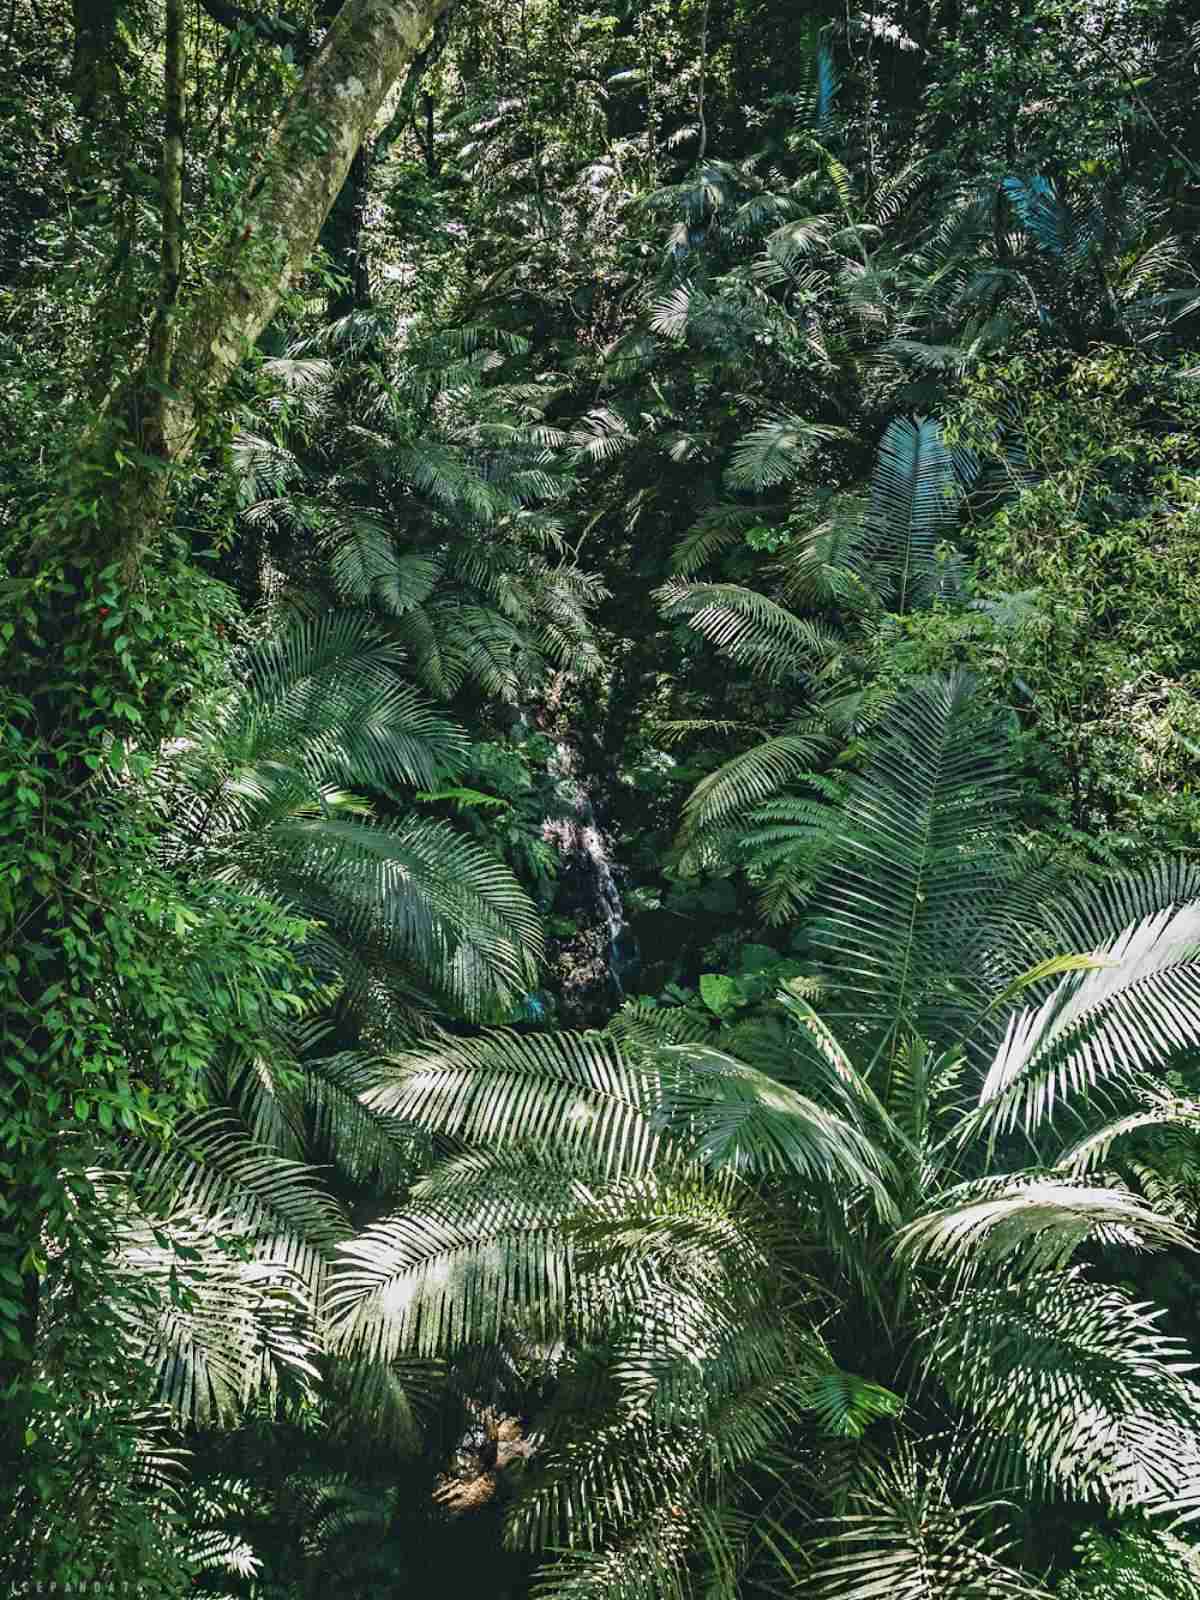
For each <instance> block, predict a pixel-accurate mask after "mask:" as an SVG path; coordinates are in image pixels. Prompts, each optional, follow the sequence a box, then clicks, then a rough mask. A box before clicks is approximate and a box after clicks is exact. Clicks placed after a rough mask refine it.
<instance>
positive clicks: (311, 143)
mask: <svg viewBox="0 0 1200 1600" xmlns="http://www.w3.org/2000/svg"><path fill="white" fill-rule="evenodd" d="M449 3H450V0H346V4H345V5H344V6H343V7H342V9H341V11H340V12H339V14H338V16H337V19H336V21H335V22H334V23H333V26H332V27H331V28H330V30H329V33H328V36H327V37H326V39H325V43H324V45H323V46H322V48H321V50H320V53H319V54H318V55H317V57H316V58H315V60H314V61H313V62H312V64H311V66H310V67H309V69H308V71H307V73H306V74H305V77H304V81H303V83H302V84H301V85H300V87H299V89H298V90H297V91H296V94H295V96H294V97H293V99H292V102H291V104H290V105H289V106H288V107H287V109H286V111H285V112H284V114H283V116H282V117H281V118H280V120H279V123H278V124H277V126H276V128H275V130H274V132H273V134H272V136H271V139H270V141H269V143H268V145H267V148H266V150H265V151H264V153H263V162H262V175H261V178H260V179H259V180H258V182H257V185H256V187H255V189H254V191H253V192H252V194H251V195H250V197H249V198H248V201H247V204H246V205H245V207H244V208H243V215H244V221H243V223H242V225H241V230H240V232H239V234H238V235H237V237H236V238H234V239H232V240H230V242H229V245H228V247H227V251H226V255H225V258H224V261H223V263H222V267H221V269H220V270H219V272H218V274H217V275H216V277H215V278H214V280H213V282H212V284H211V286H210V287H209V288H208V289H207V290H206V291H204V293H203V294H202V295H201V297H200V300H199V302H198V303H197V304H196V305H194V306H192V307H190V308H189V310H188V312H187V314H186V317H185V318H184V326H183V327H182V329H181V332H180V337H179V344H178V346H177V349H176V354H175V364H174V369H173V387H174V388H175V390H176V392H177V393H178V394H179V396H180V398H179V399H178V400H177V401H175V402H174V403H173V404H172V406H171V408H170V411H169V413H168V416H167V417H166V418H165V419H164V420H165V437H164V440H163V447H164V453H165V454H166V455H167V456H168V457H170V458H172V459H174V460H180V459H182V458H183V457H185V456H186V455H187V454H188V453H189V451H190V450H191V448H192V447H193V445H194V443H195V438H196V433H197V421H198V418H199V416H200V415H202V413H203V412H204V411H205V410H206V409H207V408H208V407H209V406H210V405H211V404H212V403H213V401H214V400H215V398H216V395H217V394H218V393H219V391H220V389H221V388H222V387H223V386H224V384H225V382H226V381H227V380H228V378H229V376H230V375H231V373H232V372H233V370H234V368H235V367H236V366H237V364H238V363H239V361H241V359H242V357H243V356H244V354H245V353H246V351H247V350H248V349H249V347H250V346H251V345H252V344H253V342H254V340H255V339H256V338H257V337H258V335H259V333H261V331H262V329H263V328H264V327H265V325H266V324H267V322H268V321H269V320H270V318H271V316H272V314H273V313H274V311H275V308H276V307H277V306H278V304H279V301H280V298H281V297H282V295H283V294H284V293H285V291H286V290H287V288H288V285H289V284H290V283H291V281H292V279H293V278H294V277H295V276H296V274H297V273H298V272H299V271H300V269H301V268H302V267H303V265H304V262H305V260H306V259H307V257H308V255H309V252H310V251H311V250H312V247H313V245H314V244H315V242H316V239H317V235H318V233H319V232H320V229H321V224H322V223H323V222H324V220H325V217H326V215H327V213H328V212H329V209H330V207H331V206H332V205H333V202H334V200H335V199H336V197H337V194H338V191H339V189H340V188H341V186H342V184H343V182H344V181H345V178H346V175H347V173H348V172H349V170H350V164H351V162H352V161H353V160H354V157H355V154H356V153H357V151H358V148H359V146H360V145H361V144H362V141H363V139H364V138H365V136H366V135H367V133H368V132H369V131H370V128H371V126H372V124H373V123H374V121H375V119H376V117H377V116H378V114H379V110H380V107H381V106H382V104H383V101H384V98H385V96H386V95H387V93H388V91H389V89H391V87H392V85H393V84H394V83H395V82H396V81H397V79H398V78H399V77H400V76H401V75H402V74H403V73H404V72H406V71H407V69H408V67H409V65H410V63H411V62H412V61H413V59H414V58H415V57H416V56H417V55H418V53H419V52H420V50H421V47H422V45H423V44H424V42H425V39H426V36H427V35H428V33H429V31H430V29H431V28H432V27H433V25H434V23H435V22H436V21H437V19H438V17H439V15H440V14H441V13H442V12H443V11H444V10H446V8H447V6H448V4H449Z"/></svg>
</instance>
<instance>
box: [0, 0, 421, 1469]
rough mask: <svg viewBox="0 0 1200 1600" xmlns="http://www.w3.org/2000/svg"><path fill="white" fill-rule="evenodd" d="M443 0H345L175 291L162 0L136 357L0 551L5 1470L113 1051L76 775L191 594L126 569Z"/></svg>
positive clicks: (148, 684) (159, 700) (112, 725)
mask: <svg viewBox="0 0 1200 1600" xmlns="http://www.w3.org/2000/svg"><path fill="white" fill-rule="evenodd" d="M449 4H450V0H346V4H345V5H344V7H343V9H342V11H341V12H340V14H339V15H338V17H337V19H336V20H335V21H334V23H333V25H332V27H331V28H330V30H329V33H328V36H327V37H326V39H325V42H324V44H323V46H322V48H321V50H320V52H319V53H318V54H317V56H316V57H315V58H314V60H313V61H312V63H311V65H310V66H309V68H308V71H307V72H306V74H305V76H304V79H303V81H302V83H301V84H300V86H299V88H298V89H297V91H296V93H295V95H294V96H293V97H292V100H291V102H290V104H289V105H288V106H287V107H286V109H285V110H284V112H283V113H282V115H281V116H280V118H279V120H278V123H277V124H276V127H275V129H274V131H273V133H272V134H271V137H270V139H269V141H268V144H267V147H266V149H265V151H264V153H263V160H262V163H261V169H260V174H259V176H258V178H257V180H256V181H255V183H254V185H253V187H252V189H251V191H250V192H249V193H248V194H247V195H246V196H245V197H244V200H243V203H242V206H241V216H240V220H239V222H238V225H237V229H236V232H233V233H231V235H230V237H229V238H228V239H227V240H226V242H225V246H224V249H223V251H222V252H221V253H220V256H219V259H218V260H217V261H216V262H215V263H210V264H209V266H208V268H207V272H206V276H205V281H204V282H203V283H202V284H200V285H198V286H196V287H195V288H194V289H193V290H192V292H191V294H190V296H189V295H187V294H184V295H183V296H182V297H181V296H180V295H179V280H180V275H181V266H182V261H181V248H182V232H183V224H182V218H181V214H180V199H181V193H180V191H181V178H182V158H183V146H182V93H183V87H182V86H183V71H182V67H183V40H182V26H181V24H182V0H168V35H167V51H166V63H165V65H166V96H165V98H166V109H167V117H166V147H165V150H164V159H163V167H162V177H163V190H162V209H163V236H162V283H161V288H160V294H159V297H158V306H157V310H156V316H155V319H154V323H153V326H152V329H151V337H150V349H149V352H148V353H147V355H146V357H145V359H144V360H143V361H141V363H140V366H139V361H138V358H137V356H136V355H134V354H133V352H131V353H130V354H131V356H132V359H131V360H130V361H129V362H128V365H127V370H128V369H129V368H138V369H139V370H138V376H137V377H136V378H135V379H134V380H132V381H131V382H128V383H125V384H124V385H122V386H120V387H118V388H116V391H115V392H114V394H113V395H112V397H111V399H110V403H109V405H108V406H107V408H106V410H105V413H104V415H103V416H102V417H101V418H100V419H99V420H98V421H97V423H96V425H95V426H94V427H93V429H92V431H91V435H90V437H87V438H85V439H83V440H81V441H80V443H79V446H78V448H77V449H76V450H75V451H74V452H73V456H72V458H71V459H70V460H64V461H63V463H62V465H61V470H60V471H59V473H58V475H57V482H56V486H55V490H54V493H53V495H52V496H48V497H47V499H46V501H45V502H43V503H41V504H39V505H37V506H33V507H31V508H30V510H29V512H28V514H27V517H26V518H25V520H24V523H23V525H22V527H21V528H20V529H19V530H18V531H17V534H16V536H15V537H14V538H12V539H11V540H10V541H9V542H8V547H7V550H6V552H5V553H6V555H7V556H8V558H9V560H10V573H9V576H8V578H7V580H6V585H5V587H6V588H7V589H8V590H11V593H12V596H13V598H12V599H11V603H10V604H9V609H8V610H7V611H6V613H5V615H6V619H8V618H12V624H11V625H9V626H7V627H6V628H5V629H3V630H0V682H2V683H4V685H5V688H6V691H7V694H8V698H7V701H6V708H8V709H11V711H12V713H13V714H12V715H11V716H10V717H9V719H8V724H7V727H6V729H5V734H6V738H7V740H8V745H7V748H8V749H10V750H11V751H12V752H13V754H14V760H15V762H16V764H17V766H18V769H19V776H18V779H17V781H16V783H15V784H10V785H9V786H8V787H7V788H6V789H4V791H3V792H2V793H0V847H3V848H0V858H3V860H2V864H3V868H4V870H3V871H0V944H3V946H4V949H3V952H2V953H3V965H2V967H0V1045H3V1049H2V1050H0V1056H2V1057H3V1062H2V1063H0V1125H2V1128H0V1266H2V1267H4V1268H5V1272H4V1274H3V1277H4V1280H5V1283H6V1284H9V1285H15V1284H17V1283H19V1284H20V1289H19V1290H18V1291H17V1294H16V1295H15V1296H14V1294H13V1290H12V1289H11V1288H4V1287H3V1286H0V1297H4V1298H6V1300H7V1302H8V1307H7V1308H8V1310H9V1314H10V1316H15V1318H16V1320H17V1322H18V1323H19V1326H16V1327H14V1328H9V1329H4V1328H0V1335H4V1337H0V1480H5V1479H6V1478H9V1479H10V1480H11V1481H12V1482H15V1481H16V1478H15V1476H12V1475H13V1474H14V1473H15V1472H16V1470H17V1469H16V1468H15V1467H14V1465H13V1463H14V1460H15V1459H16V1458H17V1457H19V1454H20V1451H21V1449H22V1445H23V1439H24V1435H25V1428H26V1419H27V1417H28V1416H29V1415H30V1406H31V1404H32V1399H31V1396H32V1393H33V1391H32V1389H31V1388H30V1386H29V1384H28V1383H27V1381H26V1377H27V1374H28V1370H29V1365H30V1362H31V1360H32V1358H33V1357H34V1355H35V1348H34V1347H35V1344H36V1339H37V1335H38V1327H37V1318H38V1301H39V1281H40V1273H41V1271H42V1270H43V1266H42V1265H41V1264H40V1258H41V1257H42V1255H43V1254H44V1250H45V1245H46V1239H47V1236H48V1235H57V1237H58V1238H59V1239H61V1238H62V1237H63V1229H64V1228H70V1227H71V1226H73V1224H72V1223H71V1222H70V1220H69V1216H68V1211H69V1208H64V1205H63V1204H62V1203H61V1199H60V1197H59V1196H58V1193H57V1191H58V1187H59V1186H58V1184H57V1182H56V1178H55V1152H56V1150H58V1149H59V1148H60V1146H61V1141H62V1135H63V1129H64V1127H75V1126H76V1124H75V1123H72V1122H70V1121H69V1119H70V1118H71V1116H72V1110H71V1094H72V1093H73V1092H74V1091H73V1088H72V1086H73V1085H78V1086H80V1087H86V1088H87V1089H88V1092H89V1093H91V1092H92V1090H95V1091H97V1092H103V1091H105V1089H106V1087H108V1085H107V1076H108V1074H109V1070H110V1069H109V1067H107V1066H101V1065H100V1062H101V1061H108V1062H111V1061H112V1060H113V1059H114V1055H113V1051H112V1049H111V1048H107V1047H106V1051H104V1052H100V1054H99V1055H98V1057H97V1058H96V1059H95V1060H91V1059H88V1053H87V1052H88V1045H87V1041H88V1039H89V1038H91V1036H92V1034H93V1033H96V1030H97V1029H99V1030H100V1031H99V1033H98V1034H97V1037H100V1036H101V1035H104V1036H105V1037H107V1034H105V1030H107V1029H108V1028H109V1024H108V1022H106V1021H104V1020H103V1019H104V1017H105V1016H106V1015H107V1010H108V1009H110V1008H111V1002H112V996H111V994H109V995H107V997H106V996H104V995H103V994H102V995H101V997H100V999H99V1000H97V999H96V997H95V990H96V985H97V981H98V980H97V977H96V972H97V971H99V970H100V969H101V968H102V966H103V961H102V959H101V956H102V955H103V954H104V953H105V952H106V951H107V944H106V942H105V941H106V940H107V939H108V932H107V929H108V924H107V923H106V921H105V917H106V915H107V913H108V912H109V910H110V909H112V907H110V906H109V905H108V903H107V902H106V899H105V897H106V895H107V894H108V892H109V891H108V885H107V882H106V880H105V877H104V870H105V869H104V866H103V862H104V859H105V856H104V852H105V850H106V849H107V848H109V847H110V844H111V841H110V840H109V838H108V833H107V827H108V825H107V823H106V822H105V813H104V811H103V807H102V806H98V804H97V799H96V787H95V781H94V774H95V772H96V771H97V770H98V769H99V768H101V767H103V766H104V764H105V763H106V761H107V760H108V758H109V757H110V756H111V755H112V754H113V753H114V744H115V749H116V750H118V751H119V749H120V743H121V735H122V733H125V734H128V732H129V731H130V724H131V723H132V724H134V725H136V726H137V727H138V728H139V729H140V730H141V733H140V736H141V738H142V739H143V740H145V742H147V743H148V744H149V745H150V746H151V747H152V746H153V744H154V742H155V741H156V740H157V739H159V738H162V737H165V736H170V734H171V732H172V731H173V722H174V720H175V719H176V718H177V716H178V712H177V711H176V710H174V709H172V708H173V707H174V706H175V705H177V704H178V697H179V696H180V694H181V692H182V689H184V688H186V684H182V685H181V681H180V668H179V667H178V665H177V656H178V651H179V640H178V638H177V636H176V635H175V634H173V632H172V628H173V626H175V625H176V624H177V623H178V619H179V615H181V614H182V615H184V617H185V622H184V625H185V627H186V626H190V623H188V622H187V620H186V611H187V605H188V604H189V603H190V601H188V600H187V599H186V598H185V601H184V605H183V608H182V610H181V612H180V613H176V614H175V615H174V616H172V615H166V616H160V615H159V614H158V613H157V612H156V610H155V608H154V606H153V605H151V604H148V603H147V600H146V598H145V594H144V592H143V590H144V585H142V584H140V583H139V568H140V567H141V566H142V565H143V562H144V558H145V557H146V556H147V554H148V553H149V552H150V551H151V550H152V549H153V547H154V545H155V542H156V540H157V538H158V535H159V533H160V530H161V529H162V528H163V526H164V524H165V520H166V517H167V515H168V513H169V509H170V506H171V503H172V498H173V495H174V494H175V492H176V490H177V486H178V483H179V481H180V479H181V476H182V472H183V470H184V469H186V467H187V465H188V463H189V461H190V459H191V458H192V457H193V456H194V455H195V453H196V449H197V445H198V444H199V442H200V441H201V440H202V439H203V438H204V437H205V436H206V435H207V434H208V432H209V430H210V427H211V422H212V419H213V418H214V417H216V416H218V415H219V409H220V405H221V399H222V391H223V390H224V388H225V386H226V384H227V382H228V380H229V378H230V377H231V376H232V374H233V372H234V370H235V369H236V367H237V366H238V364H239V362H240V361H241V360H242V358H243V356H244V355H245V354H246V352H247V351H249V350H250V348H251V347H252V346H253V344H254V341H255V340H256V339H257V337H258V335H259V334H260V333H261V331H262V330H263V328H264V327H265V326H266V324H267V322H268V321H269V320H270V318H271V316H272V315H273V314H274V312H275V310H276V308H277V307H278V305H279V303H280V300H281V298H282V297H283V295H284V293H285V292H286V291H287V289H288V287H289V285H290V284H291V283H292V282H293V280H294V279H295V277H296V276H297V274H298V273H299V272H300V271H301V270H302V269H303V266H304V263H305V260H306V258H307V257H308V255H309V252H310V251H311V250H312V247H313V245H314V244H315V242H316V239H317V236H318V233H319V232H320V229H321V226H322V224H323V222H324V220H325V217H326V215H327V213H328V211H329V209H330V206H331V205H332V204H333V201H334V199H335V197H336V196H337V194H338V191H339V190H340V189H341V187H342V184H343V183H344V182H345V179H346V176H347V174H348V172H349V170H350V166H351V163H352V162H353V161H354V158H355V156H356V154H357V152H358V150H359V148H360V146H361V144H362V142H363V139H364V137H365V136H366V135H367V134H368V132H369V131H370V129H371V127H372V125H373V124H374V122H375V120H376V118H377V117H378V115H379V113H380V110H381V108H382V106H383V103H384V100H385V98H386V96H387V94H388V93H389V91H390V90H391V89H392V87H393V85H394V84H395V83H396V82H397V81H398V80H399V79H400V78H401V77H402V76H403V74H404V73H405V72H406V71H407V69H408V68H409V66H410V64H411V63H412V62H413V60H414V59H415V58H416V57H417V56H418V55H419V53H420V51H421V47H422V45H423V43H424V41H425V38H426V36H427V35H428V33H429V31H430V29H431V28H432V26H433V24H434V23H435V21H436V20H437V18H438V17H439V15H440V14H441V13H442V12H443V11H445V10H446V9H447V6H448V5H449ZM104 15H105V16H107V15H108V12H107V11H105V13H104ZM138 337H139V338H140V337H141V334H140V331H139V333H138ZM126 597H128V600H126ZM127 603H128V605H129V607H130V609H131V612H133V613H137V614H136V615H135V616H134V619H133V623H132V625H131V626H130V627H129V629H128V633H129V635H131V636H133V635H136V636H137V637H136V638H132V637H114V636H113V634H112V633H111V632H110V631H109V630H108V629H106V628H105V627H104V625H103V622H104V619H105V618H106V617H107V616H108V614H109V611H110V609H116V608H121V609H123V608H124V607H125V605H126V604H127ZM113 620H114V621H115V620H116V618H115V617H114V618H113ZM119 632H120V630H118V633H119ZM122 717H125V718H126V721H125V723H124V724H122V722H121V720H120V719H121V718H122ZM114 736H115V738H114ZM6 829H7V830H8V832H7V835H6ZM23 841H24V842H23ZM35 846H36V848H34V847H35ZM29 855H32V856H35V857H36V858H37V863H36V864H34V865H30V863H29V861H28V860H27V856H29ZM98 863H99V865H98ZM119 892H120V891H114V893H117V894H118V895H119ZM114 904H115V903H114ZM117 909H118V910H119V912H120V916H119V917H118V918H117V919H116V920H117V921H120V919H121V918H122V917H123V918H124V919H125V924H130V923H132V922H136V921H137V919H138V918H139V917H141V918H142V922H143V923H147V919H146V915H145V911H144V909H142V910H139V907H138V906H137V905H127V904H124V903H122V904H121V905H120V906H119V907H118V908H117ZM148 925H149V924H148V923H147V926H148ZM81 933H82V938H81V936H80V935H81ZM97 952H99V954H97ZM105 958H106V957H105ZM115 959H116V960H117V961H118V963H119V961H120V959H121V956H120V952H118V953H117V956H116V958H115ZM63 992H66V993H68V994H69V995H70V996H71V999H70V1005H71V1006H72V1007H75V1008H76V1010H77V1011H78V1012H79V1014H80V1015H81V1016H84V1021H83V1022H81V1023H80V1024H79V1027H78V1028H75V1029H74V1031H72V1029H71V1028H68V1029H65V1030H64V1029H63V1027H62V1026H61V1021H60V1020H56V1019H57V1012H56V1002H57V1004H58V1008H59V1009H61V1006H62V1005H63V1004H65V1003H66V1002H63V1001H61V999H60V997H61V994H62V993H63ZM85 1013H86V1015H85ZM93 1013H94V1014H95V1017H94V1020H93ZM89 1029H90V1030H91V1033H89ZM80 1041H83V1042H82V1043H81V1042H80ZM111 1043H112V1041H111V1039H110V1045H111ZM118 1049H119V1047H118ZM97 1074H99V1078H98V1077H97ZM64 1097H65V1100H66V1104H65V1106H64V1105H63V1104H62V1102H63V1101H64ZM76 1115H77V1116H78V1115H86V1112H84V1113H82V1114H81V1113H80V1112H79V1111H78V1110H77V1112H76ZM51 1219H53V1220H51ZM64 1219H66V1220H64ZM5 1258H7V1259H5ZM85 1336H86V1324H84V1325H83V1333H82V1334H81V1337H85ZM5 1458H7V1459H5Z"/></svg>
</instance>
